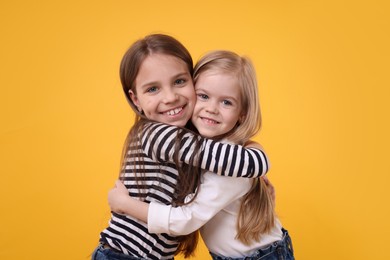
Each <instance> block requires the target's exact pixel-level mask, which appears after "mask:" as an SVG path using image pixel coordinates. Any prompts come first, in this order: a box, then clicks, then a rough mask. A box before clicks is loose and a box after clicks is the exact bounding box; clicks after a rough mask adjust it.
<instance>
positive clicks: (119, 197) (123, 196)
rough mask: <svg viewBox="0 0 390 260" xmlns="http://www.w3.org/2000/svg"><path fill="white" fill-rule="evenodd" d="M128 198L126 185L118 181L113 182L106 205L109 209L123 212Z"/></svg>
mask: <svg viewBox="0 0 390 260" xmlns="http://www.w3.org/2000/svg"><path fill="white" fill-rule="evenodd" d="M129 199H130V196H129V192H128V190H127V188H126V186H125V185H124V184H123V183H122V182H121V181H120V180H117V181H116V182H115V187H114V188H112V189H111V190H110V191H109V192H108V205H109V206H110V208H111V211H113V212H115V213H119V214H124V211H125V210H124V209H125V205H126V203H127V201H128V200H129Z"/></svg>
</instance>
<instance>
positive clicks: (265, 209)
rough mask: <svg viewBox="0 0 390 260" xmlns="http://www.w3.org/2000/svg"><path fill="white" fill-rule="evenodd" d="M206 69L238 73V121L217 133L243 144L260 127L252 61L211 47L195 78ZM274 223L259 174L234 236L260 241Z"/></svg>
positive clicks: (271, 205)
mask: <svg viewBox="0 0 390 260" xmlns="http://www.w3.org/2000/svg"><path fill="white" fill-rule="evenodd" d="M206 71H215V72H218V73H228V74H229V75H235V76H236V77H237V81H238V85H239V86H240V88H241V89H240V90H241V91H240V92H241V101H242V102H241V104H242V107H241V111H242V112H244V114H242V115H241V117H240V120H239V122H237V124H236V126H235V127H234V128H233V129H232V130H231V131H229V132H228V133H226V134H224V135H222V136H218V137H216V138H217V139H221V138H226V139H228V140H229V141H232V142H234V143H237V144H241V145H244V144H245V143H246V142H247V141H249V139H250V138H251V137H253V136H254V135H255V134H257V133H258V132H259V130H260V127H261V112H260V102H259V96H258V87H257V79H256V72H255V69H254V67H253V64H252V62H251V61H250V60H249V59H248V58H247V57H242V56H239V55H237V54H236V53H234V52H230V51H213V52H210V53H208V54H206V55H205V56H203V57H202V58H201V59H200V60H199V62H198V63H197V64H196V65H195V69H194V80H195V82H196V81H197V79H198V78H199V76H200V75H201V74H202V73H204V72H206ZM274 224H275V206H274V201H273V199H272V197H271V194H270V193H269V192H268V190H267V187H266V185H265V182H264V180H263V179H262V178H256V179H253V182H252V187H251V189H250V190H249V191H248V193H247V194H246V195H245V196H244V197H243V200H242V202H241V206H240V211H239V214H238V219H237V237H236V238H237V239H239V240H240V241H241V242H242V243H244V244H247V245H249V244H251V243H252V242H253V241H259V240H260V238H261V235H262V234H264V233H268V232H269V231H270V230H271V228H272V227H273V226H274Z"/></svg>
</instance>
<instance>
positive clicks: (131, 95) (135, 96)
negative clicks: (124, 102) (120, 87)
mask: <svg viewBox="0 0 390 260" xmlns="http://www.w3.org/2000/svg"><path fill="white" fill-rule="evenodd" d="M129 95H130V99H131V101H133V103H134V105H135V106H136V107H137V109H138V111H140V112H142V108H141V107H140V106H139V100H138V98H137V95H136V94H135V93H134V92H133V91H132V90H129Z"/></svg>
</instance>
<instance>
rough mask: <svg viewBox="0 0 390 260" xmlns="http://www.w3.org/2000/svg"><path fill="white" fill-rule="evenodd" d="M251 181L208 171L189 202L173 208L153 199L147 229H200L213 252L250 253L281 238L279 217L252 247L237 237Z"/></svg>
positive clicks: (181, 231) (170, 231) (179, 231)
mask: <svg viewBox="0 0 390 260" xmlns="http://www.w3.org/2000/svg"><path fill="white" fill-rule="evenodd" d="M252 181H253V180H251V179H246V178H231V177H223V176H218V175H216V174H212V173H208V172H206V173H204V174H203V178H202V184H201V185H200V187H199V193H198V195H197V197H196V198H195V200H194V201H193V202H191V203H190V204H187V205H185V206H181V207H172V206H170V205H163V204H160V203H156V202H151V203H150V206H149V212H148V230H149V232H150V233H168V234H170V235H184V234H189V233H191V232H193V231H195V230H197V229H199V228H201V230H200V231H201V235H202V238H203V240H204V242H205V244H206V246H207V248H208V249H209V251H210V252H213V253H215V254H218V255H222V256H229V257H243V256H249V255H251V254H252V253H254V252H255V251H256V250H257V249H258V248H260V247H263V246H265V245H268V244H270V243H272V242H274V241H278V240H281V239H282V231H281V228H282V226H281V223H280V221H279V220H277V221H276V224H275V226H274V227H273V229H272V230H271V232H270V233H269V234H263V235H262V238H261V240H260V241H259V242H255V243H253V244H251V245H250V246H247V245H245V244H243V243H241V242H240V241H239V240H237V239H235V237H236V235H237V229H236V225H237V217H238V212H239V210H240V205H241V201H242V198H243V196H244V195H245V194H246V193H247V192H248V191H249V189H250V187H251V183H252Z"/></svg>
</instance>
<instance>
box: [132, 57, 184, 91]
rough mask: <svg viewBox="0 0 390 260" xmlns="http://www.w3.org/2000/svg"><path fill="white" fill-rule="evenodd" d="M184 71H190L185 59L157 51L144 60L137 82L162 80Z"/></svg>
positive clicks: (137, 83)
mask: <svg viewBox="0 0 390 260" xmlns="http://www.w3.org/2000/svg"><path fill="white" fill-rule="evenodd" d="M184 73H188V74H189V73H190V72H189V70H188V66H187V64H186V63H185V62H184V61H183V60H181V59H179V58H177V57H175V56H172V55H167V54H156V53H155V54H151V55H149V56H147V57H146V58H145V60H144V61H143V62H142V64H141V66H140V68H139V71H138V75H137V77H136V80H135V82H136V85H139V84H142V83H144V82H146V81H162V80H167V79H169V78H171V77H174V76H176V75H178V74H184Z"/></svg>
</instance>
